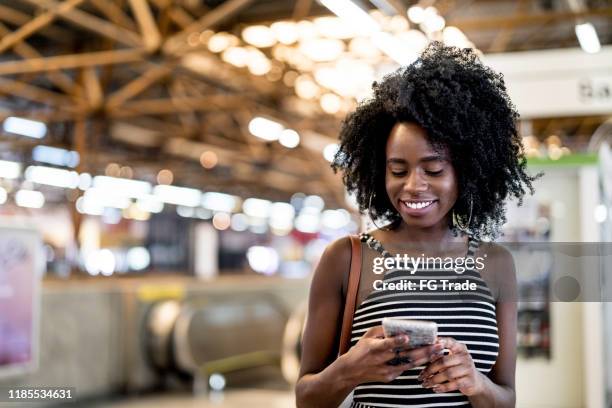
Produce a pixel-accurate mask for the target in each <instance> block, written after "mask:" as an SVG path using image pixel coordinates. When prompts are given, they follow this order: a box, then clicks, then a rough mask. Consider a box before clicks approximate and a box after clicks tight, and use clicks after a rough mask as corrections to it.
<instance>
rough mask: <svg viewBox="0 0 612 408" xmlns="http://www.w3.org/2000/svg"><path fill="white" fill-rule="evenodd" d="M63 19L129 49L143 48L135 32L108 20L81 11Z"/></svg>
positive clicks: (49, 3) (36, 1)
mask: <svg viewBox="0 0 612 408" xmlns="http://www.w3.org/2000/svg"><path fill="white" fill-rule="evenodd" d="M23 1H25V2H26V3H29V4H32V5H34V6H37V7H54V6H57V3H56V2H55V1H54V0H23ZM59 17H61V18H62V19H64V20H66V21H68V22H70V23H72V24H74V25H77V26H79V27H81V28H83V29H85V30H88V31H91V32H94V33H96V34H98V35H101V36H103V37H106V38H109V39H111V40H113V41H116V42H117V43H119V44H123V45H127V46H129V47H141V46H142V41H141V39H140V36H138V34H136V33H135V32H133V31H130V30H126V29H125V28H123V27H121V26H118V25H116V24H113V23H111V22H109V21H107V20H103V19H101V18H99V17H96V16H94V15H92V14H89V13H86V12H84V11H81V10H69V11H67V12H65V13H63V14H61V15H59Z"/></svg>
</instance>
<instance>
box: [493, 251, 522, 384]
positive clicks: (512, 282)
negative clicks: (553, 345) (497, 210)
mask: <svg viewBox="0 0 612 408" xmlns="http://www.w3.org/2000/svg"><path fill="white" fill-rule="evenodd" d="M494 252H495V255H496V257H495V265H494V267H495V270H496V272H495V273H496V275H497V276H496V279H495V280H496V281H497V283H498V288H499V295H498V298H497V300H496V314H497V330H498V336H499V355H498V357H497V361H496V363H495V365H494V366H493V369H492V370H491V372H490V373H489V378H491V380H493V382H495V383H496V384H499V385H504V386H508V387H510V388H512V389H514V384H515V371H516V355H517V352H516V351H517V350H516V347H517V341H516V332H517V301H518V299H517V282H516V271H515V268H514V261H513V259H512V255H511V254H510V252H509V251H508V250H507V249H505V248H503V247H501V246H497V245H496V249H495V251H494Z"/></svg>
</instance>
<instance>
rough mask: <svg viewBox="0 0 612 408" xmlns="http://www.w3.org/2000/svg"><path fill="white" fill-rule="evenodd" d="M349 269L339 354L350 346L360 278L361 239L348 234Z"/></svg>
mask: <svg viewBox="0 0 612 408" xmlns="http://www.w3.org/2000/svg"><path fill="white" fill-rule="evenodd" d="M349 238H350V240H351V269H350V271H349V278H348V285H347V290H346V299H345V301H344V316H343V317H342V331H341V334H340V347H339V355H342V354H344V353H346V352H347V351H348V350H349V348H350V347H351V332H352V331H353V316H354V314H355V306H356V303H357V292H358V290H359V280H360V279H361V241H360V240H359V237H357V236H354V235H350V236H349Z"/></svg>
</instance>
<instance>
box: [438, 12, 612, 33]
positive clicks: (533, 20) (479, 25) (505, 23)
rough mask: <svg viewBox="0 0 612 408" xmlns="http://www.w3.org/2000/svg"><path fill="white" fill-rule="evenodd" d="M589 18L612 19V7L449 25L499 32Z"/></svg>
mask: <svg viewBox="0 0 612 408" xmlns="http://www.w3.org/2000/svg"><path fill="white" fill-rule="evenodd" d="M588 17H608V18H609V17H612V7H607V8H598V9H589V10H585V11H582V12H580V13H574V12H571V11H559V12H554V13H537V14H527V13H522V14H514V15H511V16H501V17H492V16H491V17H487V18H474V19H460V20H451V21H449V22H448V25H453V26H455V27H457V28H459V29H461V30H463V31H468V30H498V29H499V27H522V26H529V25H538V24H542V23H546V22H548V21H562V20H573V19H576V18H588Z"/></svg>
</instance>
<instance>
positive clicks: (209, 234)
mask: <svg viewBox="0 0 612 408" xmlns="http://www.w3.org/2000/svg"><path fill="white" fill-rule="evenodd" d="M432 40H441V41H444V42H445V43H447V44H449V45H455V46H459V47H470V48H474V49H476V50H478V52H479V53H480V54H481V55H482V58H483V60H484V62H485V63H487V64H489V65H490V66H492V67H493V68H494V69H496V70H498V71H501V72H502V73H503V74H504V77H505V80H506V84H507V86H508V90H509V93H510V96H511V98H512V100H513V102H514V103H515V105H516V106H517V108H518V110H519V111H520V113H521V122H520V132H521V136H522V137H523V141H524V145H525V148H526V152H527V155H528V157H529V160H528V165H529V170H530V171H531V172H532V173H535V172H537V171H544V172H545V176H544V177H543V178H541V179H539V180H538V181H537V183H536V194H535V195H534V196H533V197H530V198H527V199H526V200H525V203H524V205H523V206H522V207H520V208H519V207H517V206H516V203H509V214H508V222H507V224H506V225H505V226H504V227H505V229H504V231H505V236H504V237H503V240H507V241H521V242H523V241H538V242H542V241H544V242H601V241H605V242H608V241H612V221H611V220H610V218H611V216H610V211H611V210H612V152H611V150H610V140H611V138H612V136H611V135H612V46H611V45H610V44H611V43H612V2H610V1H605V0H513V1H506V0H496V1H493V0H438V1H436V0H423V1H413V0H370V1H366V0H362V1H357V0H354V1H350V0H319V1H315V0H287V1H270V0H225V1H224V0H62V1H60V0H1V1H0V94H1V95H2V98H1V99H0V124H1V127H0V388H2V387H19V386H21V387H25V386H48V387H51V386H57V387H74V392H75V394H76V398H77V400H78V404H79V405H82V406H108V407H139V406H147V407H150V406H159V407H166V406H176V405H179V404H180V405H182V406H191V405H193V406H195V405H196V404H197V405H198V406H203V407H208V406H215V407H217V406H218V407H239V406H240V407H241V406H245V405H247V404H248V406H261V407H263V406H265V407H291V406H294V405H295V403H294V398H293V391H292V385H293V384H294V382H295V380H296V378H297V370H298V361H299V351H300V347H299V343H300V331H301V328H302V325H303V321H304V315H305V307H304V301H305V300H306V298H307V295H308V286H309V281H310V277H311V272H312V270H313V267H314V266H315V265H316V262H317V260H318V258H319V256H320V254H321V253H322V251H323V249H324V248H325V246H326V245H327V244H328V243H329V242H331V241H332V240H334V239H336V238H338V237H340V236H344V235H346V234H349V233H357V232H360V231H362V230H363V229H365V228H369V225H371V224H369V221H368V220H367V219H364V218H363V217H361V216H360V215H359V213H358V212H357V211H356V209H355V206H354V201H353V199H352V197H350V196H348V195H347V194H346V193H345V191H344V189H343V187H342V183H341V180H340V176H339V175H335V174H333V172H332V171H331V169H330V168H329V161H330V160H331V157H333V155H334V153H335V151H336V149H337V145H336V142H337V135H338V131H339V128H340V124H341V120H342V118H343V117H344V116H345V115H346V114H347V112H349V111H351V110H352V109H353V108H354V107H355V106H356V104H357V103H358V101H359V100H361V99H363V98H365V97H367V96H368V95H369V93H370V88H371V84H372V82H373V81H375V80H377V79H380V78H381V77H382V76H383V75H385V74H386V73H388V72H391V71H393V70H394V69H396V68H397V67H398V66H400V65H405V64H409V63H411V62H412V61H414V60H415V59H416V58H417V56H418V55H419V53H420V51H421V50H422V49H423V48H424V47H425V46H426V45H427V43H428V42H430V41H432ZM517 267H518V269H519V287H520V290H521V293H530V294H533V293H536V294H538V298H539V299H542V300H541V301H539V302H528V303H527V302H525V303H521V304H520V305H519V333H518V342H519V360H518V365H517V398H518V403H517V406H519V407H555V408H558V407H568V408H569V407H571V408H574V407H610V406H612V346H611V344H612V343H610V342H609V340H608V341H604V338H608V339H609V338H610V336H611V335H612V308H611V307H610V303H602V302H583V303H577V302H568V303H561V302H553V301H551V300H550V299H549V294H550V291H551V279H550V274H549V271H550V265H549V264H548V263H547V262H526V263H525V264H524V265H517ZM608 276H609V275H608ZM604 277H605V274H604ZM601 284H602V287H606V286H608V287H610V286H611V285H612V284H611V283H610V279H608V280H605V279H604V281H602V282H601ZM5 403H6V402H5ZM2 404H3V403H2V402H0V405H2ZM53 404H56V403H51V402H49V403H48V405H53ZM8 405H9V406H17V405H18V404H16V403H9V404H8ZM29 405H31V404H28V403H24V406H29Z"/></svg>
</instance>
